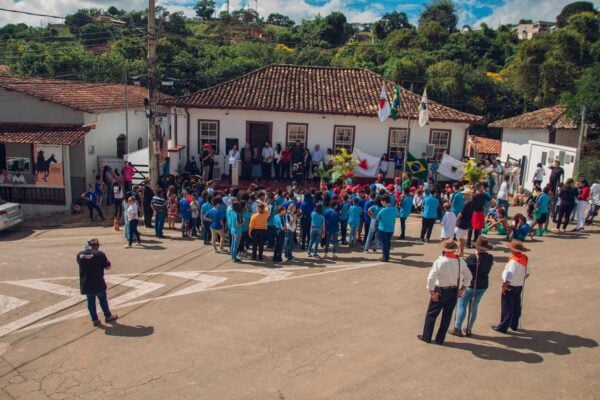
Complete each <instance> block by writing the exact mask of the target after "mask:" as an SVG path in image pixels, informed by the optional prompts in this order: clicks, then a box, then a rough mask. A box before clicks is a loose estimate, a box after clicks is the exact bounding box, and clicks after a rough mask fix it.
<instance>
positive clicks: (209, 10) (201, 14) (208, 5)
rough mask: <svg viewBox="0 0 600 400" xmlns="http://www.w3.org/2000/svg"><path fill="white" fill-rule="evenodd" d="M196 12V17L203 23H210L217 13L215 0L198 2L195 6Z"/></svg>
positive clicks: (199, 0) (200, 0)
mask: <svg viewBox="0 0 600 400" xmlns="http://www.w3.org/2000/svg"><path fill="white" fill-rule="evenodd" d="M194 11H196V15H197V16H198V18H200V19H201V20H203V21H210V20H211V19H212V16H213V14H214V13H215V1H214V0H198V1H197V2H196V5H194Z"/></svg>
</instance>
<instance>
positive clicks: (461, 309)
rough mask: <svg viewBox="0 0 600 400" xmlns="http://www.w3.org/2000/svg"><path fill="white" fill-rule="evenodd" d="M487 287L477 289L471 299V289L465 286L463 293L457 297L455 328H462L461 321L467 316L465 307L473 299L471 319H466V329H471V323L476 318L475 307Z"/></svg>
mask: <svg viewBox="0 0 600 400" xmlns="http://www.w3.org/2000/svg"><path fill="white" fill-rule="evenodd" d="M486 290H487V289H477V291H476V293H475V299H474V300H473V292H474V291H473V289H471V288H467V289H466V290H465V292H464V293H463V295H462V297H461V298H459V299H458V311H457V312H456V325H455V326H454V327H455V328H456V329H458V330H460V329H461V328H462V324H463V321H464V320H465V317H466V316H467V307H469V306H470V304H471V301H473V308H472V309H471V320H470V321H467V329H473V325H474V324H475V319H477V307H479V302H480V301H481V298H482V297H483V295H484V294H485V291H486Z"/></svg>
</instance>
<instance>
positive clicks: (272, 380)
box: [0, 218, 600, 400]
mask: <svg viewBox="0 0 600 400" xmlns="http://www.w3.org/2000/svg"><path fill="white" fill-rule="evenodd" d="M419 228H420V221H419V220H418V219H416V218H413V219H410V220H409V236H410V237H412V238H414V237H415V236H416V234H417V230H418V229H419ZM142 233H143V234H145V236H143V237H142V239H143V240H144V242H145V246H144V247H142V248H135V247H134V248H132V249H124V248H123V244H124V240H123V238H122V232H120V233H115V232H113V231H112V228H111V227H108V226H106V227H92V226H90V225H88V224H80V225H77V226H75V227H70V228H52V229H47V230H44V229H38V230H31V229H28V228H24V229H22V230H21V231H18V232H13V233H10V234H1V235H0V254H1V257H0V398H2V399H28V400H29V399H32V400H33V399H96V398H98V399H119V400H128V399H166V398H170V399H220V400H221V399H419V398H445V399H458V398H473V399H509V398H522V399H597V398H598V393H599V392H600V380H599V379H598V377H599V376H600V349H599V347H598V342H600V333H599V332H600V318H598V309H600V300H599V299H598V297H597V293H598V291H599V290H600V269H599V268H598V266H599V262H598V260H599V259H600V229H598V228H597V227H596V228H593V229H588V230H586V231H585V232H582V233H578V234H563V235H561V236H560V237H558V236H557V235H548V236H547V237H544V238H541V239H537V240H536V241H535V242H534V243H531V242H527V246H528V247H530V248H531V249H532V251H531V252H530V253H529V255H530V259H531V261H530V263H531V266H532V271H533V274H532V277H531V279H530V280H528V282H527V287H526V293H525V303H524V315H523V318H522V324H521V325H522V328H523V329H522V331H520V332H519V333H512V334H509V335H502V334H499V333H496V332H494V331H492V330H491V329H490V325H491V324H493V323H496V322H498V321H497V320H498V317H499V303H500V290H499V285H500V283H499V282H500V273H501V271H502V268H503V266H504V263H505V262H506V261H507V257H508V252H507V250H506V249H505V247H504V246H503V244H499V243H500V242H499V236H494V235H490V238H492V239H493V241H492V242H493V243H494V244H495V245H496V248H495V250H494V251H493V254H494V256H495V258H496V264H495V266H494V269H493V271H492V274H491V277H490V279H491V287H490V289H489V290H488V292H487V293H486V295H485V297H484V298H483V300H482V303H481V306H480V309H479V316H478V320H477V324H476V326H475V328H474V333H475V335H474V337H473V338H453V337H452V336H448V338H447V345H445V346H442V347H441V346H437V345H427V344H424V343H422V342H420V341H418V340H417V339H416V335H417V334H418V333H420V332H421V330H422V324H423V318H424V313H425V309H426V306H427V301H428V294H427V291H426V289H425V280H426V276H427V273H428V270H429V267H430V266H431V262H432V261H433V260H434V258H435V257H437V256H438V254H439V253H440V251H439V247H438V244H437V238H438V236H439V225H437V226H436V228H435V230H434V237H435V238H436V243H432V244H426V245H423V244H419V243H417V242H415V241H414V240H411V241H407V242H397V241H395V242H394V244H393V246H394V247H393V251H392V258H393V262H392V263H380V262H379V261H377V259H378V258H379V254H376V255H374V254H371V253H369V254H368V255H367V254H364V253H359V252H353V253H349V252H347V250H346V249H344V251H343V252H342V253H341V254H340V256H339V257H338V258H337V259H336V260H335V262H334V261H332V260H318V261H316V262H315V260H314V259H309V258H307V257H306V256H305V254H304V253H300V252H298V253H297V255H298V261H297V262H293V263H290V264H284V266H283V268H265V266H269V265H270V264H267V265H265V264H263V263H251V262H246V261H245V262H244V263H243V264H232V263H231V262H230V258H229V256H228V255H226V254H219V255H215V254H214V253H213V252H212V248H208V247H205V246H203V245H202V244H201V242H200V241H187V240H181V239H179V238H178V233H177V232H172V231H167V234H168V235H171V236H172V237H173V238H171V239H165V240H155V239H153V238H152V237H150V236H148V235H149V231H148V230H145V229H144V228H142ZM90 237H98V238H99V239H100V242H101V243H102V244H103V246H102V247H101V250H103V251H105V252H106V253H107V255H108V257H109V259H110V260H111V262H112V264H113V268H112V269H111V270H110V271H109V273H108V276H107V281H108V283H109V287H110V289H109V292H108V293H109V301H110V304H111V306H112V308H113V311H115V312H117V313H118V314H119V315H120V318H119V320H118V321H117V323H114V324H106V325H103V326H102V327H101V328H94V327H92V324H91V322H90V320H89V317H88V315H87V311H86V308H85V304H84V301H83V297H82V296H80V295H79V294H78V293H79V292H78V277H77V265H76V263H75V254H76V253H77V252H78V251H79V250H81V249H82V248H83V245H84V243H85V240H87V239H89V238H90ZM269 254H270V253H269Z"/></svg>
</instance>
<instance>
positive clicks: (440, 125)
mask: <svg viewBox="0 0 600 400" xmlns="http://www.w3.org/2000/svg"><path fill="white" fill-rule="evenodd" d="M382 83H383V84H385V87H386V89H387V92H388V95H389V98H390V100H391V98H392V96H393V93H394V88H395V84H394V82H391V81H388V80H386V79H385V78H383V77H382V76H380V75H378V74H376V73H374V72H372V71H369V70H367V69H358V68H334V67H312V66H299V65H269V66H267V67H264V68H261V69H258V70H256V71H253V72H250V73H249V74H247V75H244V76H241V77H239V78H236V79H233V80H230V81H227V82H224V83H221V84H218V85H216V86H213V87H210V88H207V89H203V90H200V91H198V92H196V93H193V94H191V95H188V96H183V97H177V98H172V99H168V100H166V101H164V102H163V103H162V104H164V105H167V106H168V107H170V108H171V112H170V113H169V115H170V116H171V121H170V126H171V130H172V131H173V132H175V134H174V135H173V137H172V140H171V141H170V142H169V148H170V156H171V165H172V166H179V167H182V166H183V164H185V162H186V160H187V159H188V158H189V157H190V156H195V157H196V160H198V154H199V153H200V152H201V149H202V146H203V145H204V144H207V143H208V144H210V145H212V146H213V148H215V149H216V152H217V153H218V156H217V160H218V161H219V168H218V169H217V171H221V172H223V173H225V171H226V170H225V166H226V158H225V156H224V155H225V154H226V153H227V151H228V150H229V148H230V146H231V145H232V144H233V143H236V144H238V146H239V147H240V148H241V147H243V146H244V144H245V143H246V142H249V143H250V144H251V146H252V147H258V148H259V149H260V148H262V147H263V145H264V143H265V142H266V141H269V142H270V143H272V144H273V145H276V144H278V143H279V144H281V145H282V146H285V145H286V144H294V143H295V142H296V141H300V142H301V143H302V144H303V145H304V146H305V147H307V148H309V149H311V150H312V149H313V148H314V146H315V145H317V144H319V145H320V146H321V148H323V149H324V150H325V149H327V148H331V149H333V150H334V151H335V150H337V149H340V148H342V147H344V148H346V149H348V150H349V151H351V152H352V151H353V150H354V149H355V148H359V149H360V150H362V151H363V152H366V153H368V154H371V155H376V156H381V155H382V154H383V153H387V154H388V155H389V156H390V158H393V157H394V155H395V154H397V153H398V152H402V153H403V154H404V153H405V150H406V148H407V146H408V147H409V152H410V153H411V154H413V155H414V156H416V157H420V156H421V155H422V154H423V153H425V152H426V149H427V147H428V146H427V145H430V146H429V149H430V150H431V153H432V157H435V158H437V157H440V156H441V154H443V153H448V154H449V155H451V156H452V157H454V158H457V159H460V158H462V156H463V155H464V153H465V146H466V139H467V134H468V131H469V128H470V127H471V126H472V124H475V123H481V122H482V120H483V119H482V118H481V117H479V116H476V115H472V114H468V113H465V112H461V111H458V110H455V109H452V108H449V107H446V106H444V105H441V104H439V103H436V102H434V101H429V102H428V108H429V116H430V121H429V123H428V124H427V125H426V126H424V127H422V128H421V127H419V125H418V123H417V122H416V118H417V116H418V107H419V104H420V102H421V96H420V95H417V94H415V93H412V92H410V91H408V90H406V89H404V88H401V89H400V90H401V106H400V110H399V116H398V119H397V120H396V121H394V120H393V119H391V118H389V119H387V120H386V121H384V122H381V121H380V120H379V119H378V117H377V111H378V104H379V96H380V91H381V85H382ZM409 116H410V119H411V120H412V121H411V125H410V133H409V130H408V124H409V121H408V120H409ZM392 170H393V168H390V176H391V174H392V173H393V171H392ZM217 173H218V172H216V174H217Z"/></svg>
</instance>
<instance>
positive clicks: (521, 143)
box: [489, 106, 579, 189]
mask: <svg viewBox="0 0 600 400" xmlns="http://www.w3.org/2000/svg"><path fill="white" fill-rule="evenodd" d="M489 126H490V127H492V128H502V152H501V155H500V158H501V160H513V161H518V162H520V163H521V171H522V176H521V182H520V183H521V184H523V185H525V187H526V188H528V189H530V188H531V181H532V180H533V173H534V171H535V167H536V165H537V163H540V162H541V163H542V165H543V166H544V168H545V169H546V176H549V174H550V166H551V165H552V164H553V163H554V161H560V163H561V165H562V166H563V168H564V169H565V175H568V174H567V173H568V171H571V175H572V171H573V168H572V164H573V162H574V161H575V160H574V159H575V157H574V155H575V152H576V149H577V142H578V140H579V130H578V129H577V124H575V122H573V121H572V120H570V119H569V118H568V117H567V115H566V113H565V109H564V108H563V107H561V106H554V107H547V108H542V109H540V110H536V111H532V112H528V113H524V114H521V115H518V116H516V117H512V118H507V119H502V120H498V121H494V122H492V123H491V124H489ZM540 143H545V144H546V146H545V148H546V150H545V151H544V152H538V151H534V150H532V145H534V144H535V148H537V147H539V146H540ZM538 153H539V154H538ZM532 155H535V157H534V158H532ZM538 155H539V156H538ZM571 175H569V176H565V179H566V178H569V177H571Z"/></svg>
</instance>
